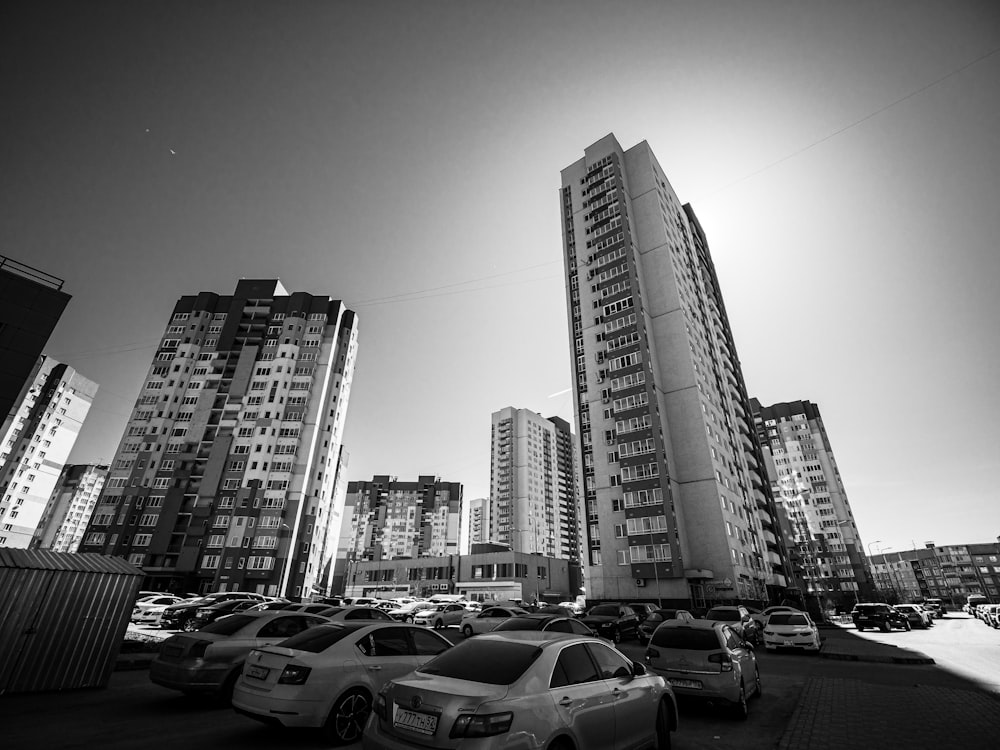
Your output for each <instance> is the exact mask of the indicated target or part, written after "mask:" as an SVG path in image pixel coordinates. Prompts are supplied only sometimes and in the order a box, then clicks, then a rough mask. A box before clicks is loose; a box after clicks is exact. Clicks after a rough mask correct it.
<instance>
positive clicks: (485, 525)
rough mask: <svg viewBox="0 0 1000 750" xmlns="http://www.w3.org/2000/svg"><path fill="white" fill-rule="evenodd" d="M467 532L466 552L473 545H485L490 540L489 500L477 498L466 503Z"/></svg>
mask: <svg viewBox="0 0 1000 750" xmlns="http://www.w3.org/2000/svg"><path fill="white" fill-rule="evenodd" d="M466 506H467V514H468V524H467V526H466V528H467V529H468V530H469V534H468V539H467V541H466V547H465V549H464V550H463V552H464V551H468V549H469V548H471V546H472V545H473V544H485V543H486V542H488V541H489V539H490V499H489V498H488V497H477V498H475V499H473V500H468V501H466Z"/></svg>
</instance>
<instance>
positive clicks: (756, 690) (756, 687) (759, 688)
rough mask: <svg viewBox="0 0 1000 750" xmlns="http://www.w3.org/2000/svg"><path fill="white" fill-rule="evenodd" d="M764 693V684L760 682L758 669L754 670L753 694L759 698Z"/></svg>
mask: <svg viewBox="0 0 1000 750" xmlns="http://www.w3.org/2000/svg"><path fill="white" fill-rule="evenodd" d="M763 694H764V686H763V685H761V682H760V670H759V669H758V670H756V672H755V673H754V676H753V696H754V698H760V697H761V696H762V695H763Z"/></svg>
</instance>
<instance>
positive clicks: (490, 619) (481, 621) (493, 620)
mask: <svg viewBox="0 0 1000 750" xmlns="http://www.w3.org/2000/svg"><path fill="white" fill-rule="evenodd" d="M506 616H507V615H505V614H504V611H503V610H502V609H500V608H499V607H489V608H488V609H484V610H483V611H482V612H480V613H479V614H478V615H476V616H475V617H473V618H472V619H471V620H470V621H469V624H470V625H472V632H473V633H488V632H489V631H491V630H493V628H495V627H496V626H497V623H498V622H500V621H501V620H502V619H504V617H506Z"/></svg>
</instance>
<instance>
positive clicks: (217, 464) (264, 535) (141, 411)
mask: <svg viewBox="0 0 1000 750" xmlns="http://www.w3.org/2000/svg"><path fill="white" fill-rule="evenodd" d="M357 346H358V323H357V317H356V316H355V314H354V313H353V312H351V311H350V310H347V309H346V308H345V307H344V305H343V303H342V302H340V301H339V300H335V299H332V298H331V297H329V296H325V295H314V294H309V293H306V292H293V293H289V292H287V291H286V290H285V288H284V287H283V286H282V284H281V282H280V281H278V280H276V279H242V280H240V281H239V282H238V283H237V285H236V289H235V291H234V292H233V294H231V295H223V294H217V293H214V292H201V293H200V294H196V295H189V296H184V297H181V298H180V299H179V300H178V301H177V303H176V305H175V306H174V309H173V311H172V312H171V314H170V316H169V319H168V320H167V323H166V326H165V329H164V332H163V335H162V338H161V340H160V344H159V347H158V348H157V351H156V353H155V355H154V357H153V361H152V362H151V363H150V367H149V372H148V374H147V376H146V380H145V382H144V383H143V385H142V390H141V391H140V394H139V398H138V400H137V401H136V404H135V407H134V409H133V411H132V414H131V417H130V419H129V421H128V424H127V426H126V428H125V434H124V436H123V437H122V440H121V444H120V445H119V447H118V451H117V452H116V454H115V458H114V461H113V462H112V464H111V468H110V475H109V477H108V480H107V484H106V485H105V488H104V491H103V493H102V495H101V498H100V501H99V503H98V507H97V508H96V510H95V512H94V515H93V517H92V518H91V522H90V525H89V527H88V530H87V533H86V535H85V536H84V539H83V543H82V545H81V548H80V549H81V551H83V552H103V553H105V554H110V555H117V556H121V557H125V558H126V559H128V560H129V562H131V563H133V564H134V565H137V566H140V567H141V568H142V569H143V571H144V572H145V573H146V577H147V580H146V585H145V588H160V589H168V590H173V591H201V592H206V591H217V590H230V591H235V590H238V591H256V592H258V593H262V594H267V595H282V596H287V597H291V598H300V597H301V598H308V597H309V596H312V595H313V594H317V593H327V592H326V590H325V584H324V575H325V570H326V568H327V567H329V565H330V560H331V557H332V555H333V547H332V541H333V539H335V538H336V535H335V534H330V533H328V529H329V526H330V524H331V523H334V519H335V518H336V517H337V512H338V510H339V509H338V508H336V507H335V503H336V501H337V498H336V488H337V487H338V482H339V481H340V477H339V476H338V469H339V467H340V465H341V444H342V440H343V429H344V423H345V419H346V416H347V407H348V402H349V399H350V391H351V381H352V377H353V373H354V363H355V358H356V355H357Z"/></svg>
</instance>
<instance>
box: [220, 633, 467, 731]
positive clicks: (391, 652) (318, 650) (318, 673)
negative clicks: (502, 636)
mask: <svg viewBox="0 0 1000 750" xmlns="http://www.w3.org/2000/svg"><path fill="white" fill-rule="evenodd" d="M449 648H451V643H450V642H449V641H448V640H446V639H445V638H442V637H441V636H440V635H438V634H437V633H435V632H433V631H430V630H427V629H425V628H422V627H419V626H416V625H406V624H403V623H389V622H371V621H369V622H361V621H353V622H336V623H330V624H329V625H320V626H318V627H314V628H311V629H309V630H307V631H305V632H303V633H300V634H299V635H296V636H294V637H292V638H289V639H288V640H286V641H283V642H281V643H280V644H278V645H275V646H266V647H264V648H260V649H256V650H254V651H251V652H250V655H249V657H247V660H246V664H245V665H244V667H243V674H242V675H241V677H240V680H239V682H238V683H237V684H236V689H235V691H234V692H233V708H235V709H236V710H237V711H238V712H239V713H241V714H244V715H246V716H250V717H251V718H255V719H258V720H260V721H265V722H273V721H275V720H277V721H278V722H280V723H281V724H283V725H284V726H286V727H319V728H321V729H322V730H323V732H324V734H326V736H327V738H328V739H329V740H330V741H331V742H333V743H335V744H338V745H342V744H348V743H351V742H357V741H358V740H360V739H361V732H362V730H363V729H364V726H365V722H366V721H367V720H368V715H369V713H370V712H371V705H372V696H374V695H376V694H377V693H378V691H379V690H381V688H382V685H383V684H384V683H385V682H387V681H388V680H391V679H396V678H399V677H402V676H404V675H406V674H409V673H410V672H412V671H413V670H414V669H416V668H417V667H420V666H422V665H423V664H424V663H426V662H427V661H429V660H430V659H432V658H433V657H435V656H437V655H438V654H440V653H443V652H444V651H447V650H448V649H449Z"/></svg>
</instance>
